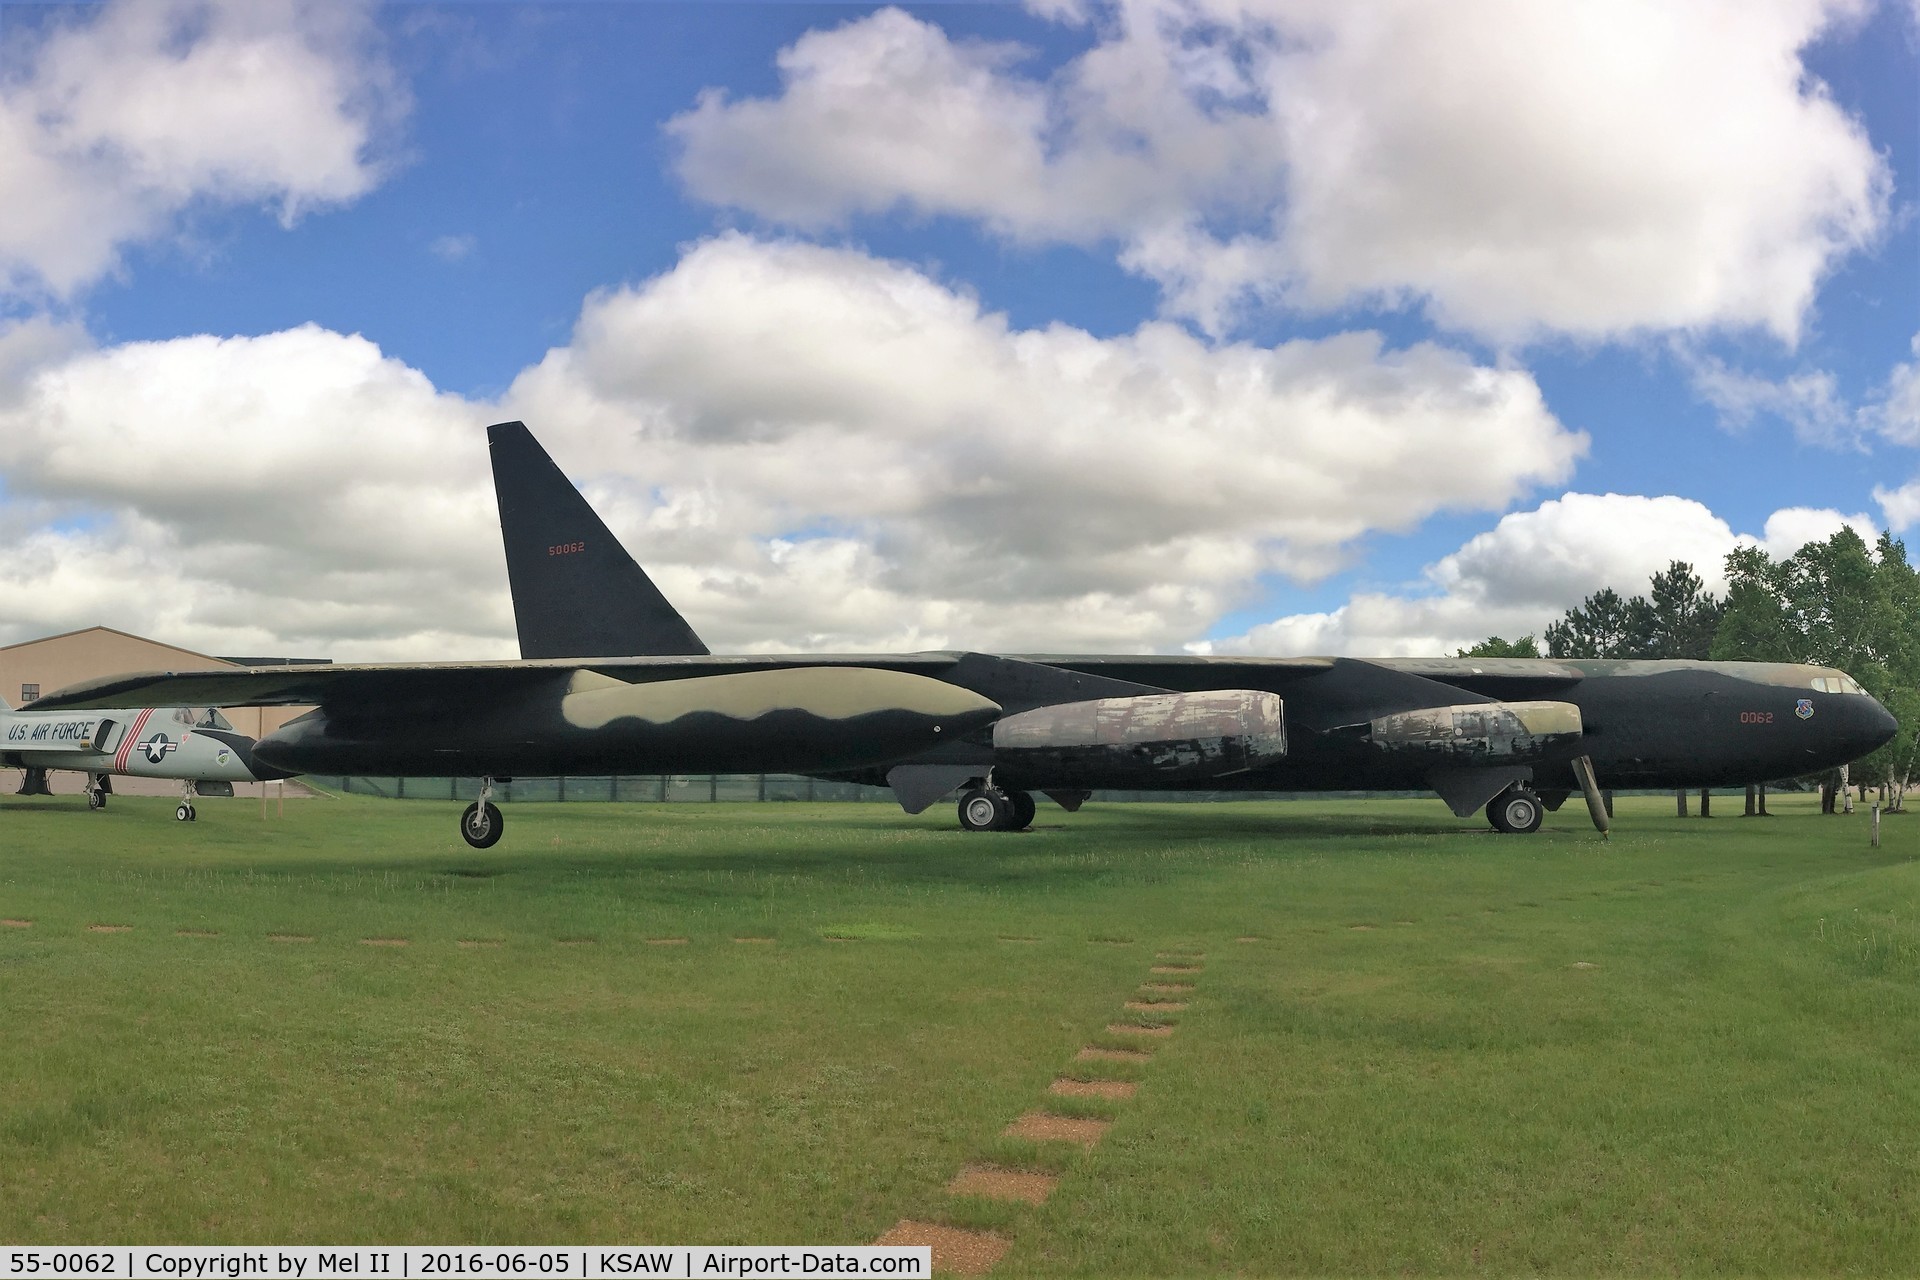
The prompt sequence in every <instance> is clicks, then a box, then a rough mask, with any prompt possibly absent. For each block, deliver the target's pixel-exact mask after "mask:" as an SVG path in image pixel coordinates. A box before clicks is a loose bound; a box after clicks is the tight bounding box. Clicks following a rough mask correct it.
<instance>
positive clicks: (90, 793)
mask: <svg viewBox="0 0 1920 1280" xmlns="http://www.w3.org/2000/svg"><path fill="white" fill-rule="evenodd" d="M106 807H107V793H106V792H104V791H102V790H101V789H100V788H99V787H88V788H87V808H89V809H104V808H106Z"/></svg>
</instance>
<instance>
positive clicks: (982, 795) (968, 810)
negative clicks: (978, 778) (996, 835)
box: [960, 787, 1013, 831]
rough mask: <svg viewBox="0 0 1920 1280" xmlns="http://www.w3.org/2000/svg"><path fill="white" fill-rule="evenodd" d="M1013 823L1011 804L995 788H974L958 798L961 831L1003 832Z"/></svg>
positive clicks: (1003, 793) (1003, 794)
mask: <svg viewBox="0 0 1920 1280" xmlns="http://www.w3.org/2000/svg"><path fill="white" fill-rule="evenodd" d="M1012 822H1013V804H1012V802H1011V801H1009V800H1008V799H1007V796H1006V793H1005V792H1004V791H1000V790H998V789H996V788H992V787H989V788H985V789H983V788H980V787H974V788H972V789H971V790H968V791H966V792H963V793H962V794H961V796H960V829H961V830H962V831H1005V830H1007V829H1008V827H1009V826H1010V825H1011V824H1012Z"/></svg>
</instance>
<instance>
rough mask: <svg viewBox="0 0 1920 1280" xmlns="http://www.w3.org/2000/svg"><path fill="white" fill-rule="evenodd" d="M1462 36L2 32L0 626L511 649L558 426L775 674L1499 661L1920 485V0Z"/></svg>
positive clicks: (705, 10)
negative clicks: (516, 482) (519, 477)
mask: <svg viewBox="0 0 1920 1280" xmlns="http://www.w3.org/2000/svg"><path fill="white" fill-rule="evenodd" d="M1438 12H1439V11H1438V10H1437V9H1435V8H1434V7H1433V6H1422V5H1418V4H1394V3H1386V2H1384V0H1383V2H1382V3H1380V4H1378V5H1375V6H1352V5H1339V4H1333V3H1331V2H1326V3H1322V2H1320V0H1298V2H1295V0H1274V2H1273V3H1251V4H1244V5H1243V4H1227V3H1225V0H1218V2H1217V3H1216V2H1215V0H1192V2H1191V3H1176V2H1175V0H1140V3H1136V4H1131V5H1129V6H1126V7H1122V8H1116V7H1112V6H1107V5H1103V4H1099V3H1094V2H1093V0H1087V2H1086V3H1079V2H1076V0H1044V2H1041V0H1036V2H1035V3H1033V4H1030V5H1026V6H1022V5H1019V4H943V5H908V6H902V7H899V8H891V9H889V8H882V7H880V6H869V5H854V4H836V5H809V4H762V3H721V4H713V3H699V4H684V3H657V4H656V3H635V4H619V3H596V4H540V5H515V4H506V3H486V4H480V3H475V4H458V5H429V4H405V5H393V6H385V7H379V6H373V7H358V6H354V5H350V4H347V5H342V4H329V5H320V4H306V3H299V2H298V0H270V2H262V3H253V4H244V5H243V4H238V3H209V2H203V0H152V2H148V3H139V4H126V3H119V2H115V3H108V4H102V5H92V6H76V7H67V6H43V5H0V56H3V59H4V60H3V61H0V125H12V126H14V127H13V132H12V133H11V134H10V135H9V134H7V133H6V132H5V131H4V130H0V185H4V186H6V187H7V188H8V193H7V202H6V203H8V204H9V205H12V206H14V208H15V210H16V212H15V214H13V215H7V214H0V268H4V269H3V270H0V289H4V296H0V326H3V327H0V438H3V439H6V440H7V441H8V444H9V446H10V447H9V448H7V449H5V450H0V539H6V540H7V541H9V542H10V543H11V544H12V547H11V551H12V554H10V555H9V556H7V557H6V559H7V560H8V561H10V562H11V564H10V567H8V568H5V569H0V642H4V641H9V640H15V639H21V638H26V637H27V636H31V635H35V634H44V633H46V632H49V631H54V630H61V629H66V628H68V627H72V626H84V625H90V624H92V623H95V622H100V623H107V624H110V625H115V626H120V627H124V628H126V629H129V630H134V631H139V632H143V633H146V634H151V635H155V636H157V637H159V638H162V639H166V640H169V641H171V642H174V643H181V644H187V645H190V646H193V647H199V648H202V649H206V650H210V651H218V652H234V651H245V652H266V651H271V650H286V651H299V652H324V653H328V654H331V655H332V656H336V657H396V658H397V657H454V656H497V655H501V654H505V653H510V652H511V635H512V627H511V621H510V615H509V613H508V612H507V605H506V601H505V599H504V593H503V590H502V585H503V583H502V574H501V566H500V562H499V552H498V548H497V543H496V542H495V541H494V538H495V536H496V535H495V534H494V532H493V530H492V528H491V525H490V514H491V513H490V512H489V510H488V504H489V501H490V499H489V495H488V492H487V488H486V484H485V448H484V441H483V437H482V436H481V435H480V434H479V431H480V428H481V427H483V426H484V425H485V423H486V422H488V421H492V420H497V419H499V418H503V417H509V416H521V417H525V418H526V420H527V421H528V422H529V423H530V425H532V426H533V428H534V429H535V431H536V433H538V434H539V435H541V437H542V438H543V439H545V440H547V441H548V443H549V445H550V446H551V447H552V449H553V451H554V452H555V454H556V456H557V457H558V458H559V459H560V461H561V462H562V464H563V465H564V466H566V467H567V468H568V469H569V470H570V471H571V472H572V473H573V474H575V475H576V476H577V477H578V478H580V479H581V480H582V482H583V483H584V484H585V486H586V487H587V489H588V492H589V493H590V495H592V496H593V497H594V498H595V500H596V501H598V502H600V503H601V504H602V505H603V507H604V508H605V509H606V510H607V511H608V513H609V516H610V519H611V520H612V521H613V523H614V524H615V526H616V528H617V529H618V531H619V532H620V533H621V534H622V535H623V537H625V538H626V540H627V541H628V544H629V545H630V546H631V547H632V548H633V549H634V550H635V552H636V554H638V555H639V556H640V558H641V559H642V561H643V562H644V563H647V564H648V565H649V566H650V567H652V568H654V570H655V572H656V576H657V577H658V578H659V579H660V581H661V583H662V585H663V587H664V588H666V589H667V590H668V593H669V595H670V596H672V597H673V598H675V599H676V600H677V601H678V602H679V603H680V604H681V605H682V607H683V609H684V611H685V612H686V613H687V614H688V616H689V618H690V620H691V621H693V623H694V625H695V626H696V628H697V629H699V630H701V631H702V633H703V634H705V635H707V636H708V638H709V640H710V642H711V643H713V644H714V645H715V647H716V648H724V649H755V648H759V649H765V648H788V647H819V648H835V649H863V648H892V647H935V646H941V647H944V646H977V647H988V648H1001V649H1015V650H1019V649H1027V650H1043V649H1059V648H1085V649H1095V650H1107V649H1156V650H1173V651H1177V650H1179V649H1181V648H1182V647H1200V648H1209V647H1210V648H1213V649H1215V650H1217V651H1248V650H1251V651H1259V652H1300V651H1308V650H1311V651H1343V652H1358V653H1365V652H1415V653H1418V652H1436V651H1450V647H1451V646H1453V645H1455V644H1458V643H1465V642H1467V641H1470V640H1472V639H1474V638H1477V637H1479V636H1483V635H1486V634H1489V633H1491V632H1495V631H1502V632H1505V633H1508V634H1516V633H1518V632H1520V631H1523V630H1533V629H1537V628H1538V627H1539V626H1540V625H1542V624H1543V623H1544V622H1545V621H1547V620H1549V619H1551V618H1552V617H1554V616H1556V615H1557V613H1558V612H1559V610H1560V609H1563V608H1565V607H1566V606H1568V605H1570V604H1573V603H1575V602H1577V601H1578V600H1579V599H1580V598H1581V596H1583V595H1585V594H1586V593H1588V592H1590V591H1592V590H1594V589H1596V588H1598V587H1599V586H1602V585H1613V586H1616V587H1619V588H1621V589H1623V590H1632V589H1637V588H1639V587H1641V586H1642V585H1643V584H1644V581H1645V577H1646V575H1647V574H1648V573H1650V572H1652V571H1653V570H1655V569H1658V568H1660V567H1663V566H1664V564H1665V563H1666V561H1667V559H1670V558H1673V557H1682V558H1689V559H1692V560H1694V561H1695V562H1696V563H1697V564H1698V565H1699V566H1700V567H1701V568H1702V569H1703V570H1708V571H1709V576H1710V577H1711V576H1712V574H1711V570H1713V569H1715V568H1717V561H1718V559H1719V558H1720V557H1721V556H1723V555H1724V554H1725V551H1726V550H1728V549H1730V548H1731V547H1732V546H1733V545H1735V544H1736V542H1737V541H1739V540H1741V539H1747V540H1756V541H1760V542H1763V543H1764V544H1765V545H1767V546H1769V547H1770V548H1772V549H1775V550H1778V551H1783V552H1784V551H1789V550H1791V549H1792V547H1793V545H1797V543H1796V540H1797V539H1799V538H1804V537H1816V536H1824V535H1825V534H1826V533H1829V532H1831V531H1832V530H1833V529H1834V528H1837V527H1839V525H1840V524H1841V523H1842V522H1843V521H1853V522H1855V523H1858V524H1860V525H1862V526H1863V527H1867V526H1871V527H1872V528H1875V529H1879V528H1887V527H1891V528H1893V529H1894V530H1895V531H1896V532H1903V533H1904V532H1907V531H1908V529H1909V526H1910V525H1911V524H1913V523H1916V522H1920V457H1917V456H1916V453H1915V449H1916V446H1920V373H1916V371H1915V368H1916V362H1920V353H1916V350H1915V347H1914V343H1915V341H1916V335H1920V219H1917V218H1916V216H1915V213H1916V209H1917V208H1920V101H1917V100H1916V95H1917V94H1920V90H1917V89H1916V86H1917V85H1920V52H1917V49H1920V34H1917V30H1920V24H1917V22H1916V11H1915V8H1914V7H1913V6H1911V5H1909V4H1905V3H1892V2H1888V3H1881V4H1878V5H1872V4H1859V3H1831V4H1826V5H1821V4H1818V3H1813V2H1812V0H1794V2H1791V3H1789V2H1788V0H1780V2H1779V3H1777V4H1764V3H1756V4H1752V5H1739V6H1726V5H1718V4H1707V3H1701V4H1697V5H1690V4H1661V5H1646V6H1637V5H1627V4H1623V5H1620V6H1615V7H1610V8H1609V9H1606V10H1585V11H1583V10H1582V9H1581V8H1580V7H1579V6H1566V7H1562V6H1557V5H1553V4H1547V3H1532V2H1531V0H1528V2H1527V3H1513V4H1507V3H1495V2H1494V0H1484V2H1478V0H1476V2H1474V3H1463V4H1461V5H1458V6H1451V7H1449V8H1448V10H1447V13H1448V20H1447V21H1445V22H1441V21H1439V20H1438V19H1437V18H1436V14H1437V13H1438ZM1596 14H1604V17H1603V18H1601V19H1600V22H1601V25H1600V26H1599V27H1598V28H1596V27H1595V26H1594V25H1593V24H1594V22H1595V20H1596ZM1356 15H1357V16H1356ZM9 137H11V138H12V141H8V140H7V138H9ZM34 205H44V206H45V208H46V209H48V210H52V211H53V212H51V213H49V214H48V215H47V216H46V217H44V218H38V217H36V216H35V214H34V213H33V212H32V211H31V209H29V208H28V207H29V206H34ZM22 210H27V211H24V212H23V211H22Z"/></svg>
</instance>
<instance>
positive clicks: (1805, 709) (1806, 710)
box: [1793, 698, 1813, 720]
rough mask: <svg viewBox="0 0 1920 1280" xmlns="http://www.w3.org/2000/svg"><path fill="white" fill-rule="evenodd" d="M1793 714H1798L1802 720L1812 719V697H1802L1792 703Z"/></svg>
mask: <svg viewBox="0 0 1920 1280" xmlns="http://www.w3.org/2000/svg"><path fill="white" fill-rule="evenodd" d="M1793 714H1795V715H1797V716H1799V717H1800V718H1801V719H1802V720H1811V719H1813V699H1812V698H1802V699H1800V701H1798V702H1796V703H1794V704H1793Z"/></svg>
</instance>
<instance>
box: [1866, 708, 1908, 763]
mask: <svg viewBox="0 0 1920 1280" xmlns="http://www.w3.org/2000/svg"><path fill="white" fill-rule="evenodd" d="M1865 701H1866V703H1867V714H1865V715H1864V716H1862V717H1860V718H1861V720H1862V722H1863V723H1862V725H1861V733H1860V736H1861V740H1862V743H1863V745H1862V746H1861V748H1860V754H1861V755H1865V754H1866V753H1867V752H1869V751H1873V750H1875V749H1876V748H1879V747H1881V746H1884V745H1886V744H1887V743H1889V742H1891V741H1893V735H1894V734H1896V733H1898V732H1900V722H1899V721H1898V720H1895V719H1894V718H1893V713H1892V712H1891V711H1888V710H1887V709H1886V708H1885V707H1883V706H1881V705H1880V699H1878V698H1874V697H1868V698H1867V699H1865Z"/></svg>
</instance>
